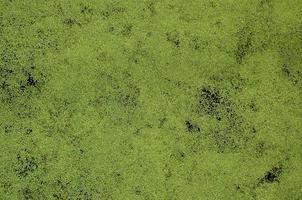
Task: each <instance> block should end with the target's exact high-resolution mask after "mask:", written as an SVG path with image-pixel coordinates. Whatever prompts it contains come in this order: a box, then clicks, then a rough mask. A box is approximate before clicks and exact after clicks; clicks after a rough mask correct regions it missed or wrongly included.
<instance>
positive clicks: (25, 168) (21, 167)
mask: <svg viewBox="0 0 302 200" xmlns="http://www.w3.org/2000/svg"><path fill="white" fill-rule="evenodd" d="M37 168H38V163H37V161H36V158H35V157H34V156H31V154H30V152H29V151H28V150H27V149H24V150H22V151H21V152H20V153H19V154H17V166H16V169H15V171H16V173H17V176H18V177H19V178H25V177H26V176H28V175H30V174H31V173H33V172H34V171H35V170H37Z"/></svg>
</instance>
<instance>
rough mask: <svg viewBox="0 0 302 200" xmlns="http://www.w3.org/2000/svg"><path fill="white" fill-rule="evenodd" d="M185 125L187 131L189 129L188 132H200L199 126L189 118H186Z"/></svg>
mask: <svg viewBox="0 0 302 200" xmlns="http://www.w3.org/2000/svg"><path fill="white" fill-rule="evenodd" d="M185 125H186V128H187V131H189V132H190V133H196V132H200V128H199V126H198V125H197V124H195V123H193V122H192V121H191V120H186V121H185Z"/></svg>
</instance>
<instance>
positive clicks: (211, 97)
mask: <svg viewBox="0 0 302 200" xmlns="http://www.w3.org/2000/svg"><path fill="white" fill-rule="evenodd" d="M198 101H199V103H198V106H197V111H198V112H199V113H205V114H207V115H210V116H215V115H217V114H218V113H217V112H218V110H217V109H218V107H219V105H221V104H222V103H223V98H222V96H221V94H220V92H219V91H218V90H216V89H214V88H210V87H204V88H202V89H201V90H200V92H199V95H198Z"/></svg>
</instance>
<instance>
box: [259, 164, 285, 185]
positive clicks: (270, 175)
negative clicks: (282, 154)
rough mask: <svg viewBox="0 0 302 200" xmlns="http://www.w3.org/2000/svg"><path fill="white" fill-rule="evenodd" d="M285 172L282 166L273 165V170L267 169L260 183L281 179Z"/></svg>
mask: <svg viewBox="0 0 302 200" xmlns="http://www.w3.org/2000/svg"><path fill="white" fill-rule="evenodd" d="M282 173H283V169H282V167H279V166H278V167H273V168H272V169H271V170H269V171H267V172H266V173H265V175H264V177H262V178H261V179H260V181H259V184H263V183H274V182H278V183H279V181H280V176H281V175H282Z"/></svg>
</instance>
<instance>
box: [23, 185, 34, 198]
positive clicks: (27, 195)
mask: <svg viewBox="0 0 302 200" xmlns="http://www.w3.org/2000/svg"><path fill="white" fill-rule="evenodd" d="M21 194H22V197H23V199H24V200H33V199H34V196H33V191H32V190H31V189H30V188H28V187H26V188H23V189H22V190H21Z"/></svg>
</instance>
